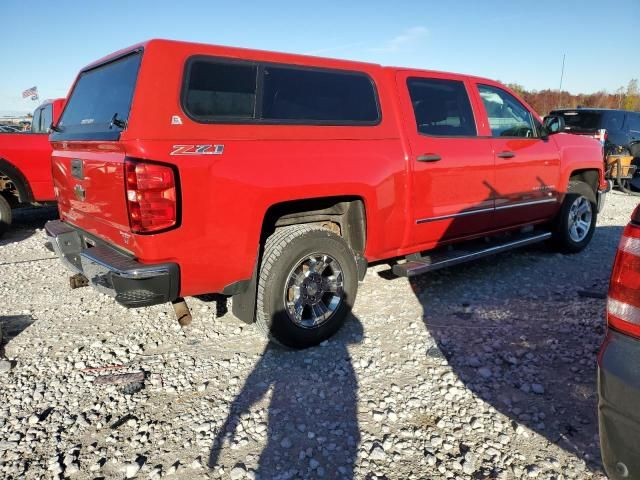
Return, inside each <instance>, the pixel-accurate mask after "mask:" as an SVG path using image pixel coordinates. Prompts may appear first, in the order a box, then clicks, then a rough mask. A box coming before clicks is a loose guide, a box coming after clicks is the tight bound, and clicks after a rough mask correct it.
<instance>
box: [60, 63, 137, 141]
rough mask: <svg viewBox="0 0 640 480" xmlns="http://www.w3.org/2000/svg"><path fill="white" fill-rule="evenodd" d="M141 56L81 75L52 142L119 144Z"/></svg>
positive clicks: (106, 65)
mask: <svg viewBox="0 0 640 480" xmlns="http://www.w3.org/2000/svg"><path fill="white" fill-rule="evenodd" d="M141 58H142V55H141V52H134V53H131V54H129V55H127V56H125V57H123V58H120V59H118V60H116V61H113V62H109V63H107V64H105V65H101V66H99V67H96V68H93V69H91V70H88V71H86V72H83V73H81V74H80V77H79V78H78V81H77V82H76V85H75V87H74V88H73V91H72V92H71V97H70V98H69V101H68V103H67V106H66V108H65V109H64V112H63V113H62V117H61V118H60V122H59V123H58V125H57V127H58V130H59V131H58V132H56V133H54V134H53V135H52V137H51V139H52V140H117V139H118V138H120V132H121V131H122V130H123V129H124V128H126V124H127V120H128V119H129V109H130V108H131V100H132V98H133V91H134V89H135V84H136V78H137V76H138V67H139V66H140V59H141Z"/></svg>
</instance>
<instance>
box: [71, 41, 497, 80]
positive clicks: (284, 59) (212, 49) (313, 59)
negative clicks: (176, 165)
mask: <svg viewBox="0 0 640 480" xmlns="http://www.w3.org/2000/svg"><path fill="white" fill-rule="evenodd" d="M152 45H153V46H154V47H159V46H162V45H166V46H178V47H183V48H185V49H191V50H193V54H194V55H197V54H203V55H207V54H208V55H221V54H222V55H223V56H229V57H237V58H245V59H246V58H256V59H264V58H265V57H269V58H270V59H271V60H272V61H275V62H281V63H293V64H296V63H301V64H314V63H318V62H320V63H322V64H323V66H328V64H331V65H332V66H334V67H342V68H344V69H352V70H360V69H367V70H370V69H372V68H373V69H383V70H387V71H400V70H405V71H406V70H410V71H414V72H416V73H418V72H419V73H425V74H430V73H435V74H439V75H451V76H457V77H464V78H468V79H473V80H476V81H489V82H494V81H495V80H491V79H489V78H484V77H478V76H474V75H468V74H462V73H454V72H444V71H438V70H427V69H420V68H412V67H406V66H405V67H397V66H386V65H385V66H383V65H380V64H378V63H370V62H360V61H356V60H343V59H337V58H331V57H322V56H316V55H304V54H297V53H283V52H276V51H272V50H260V49H252V48H242V47H230V46H226V45H215V44H207V43H197V42H184V41H179V40H168V39H161V38H155V39H150V40H147V41H145V42H140V43H137V44H134V45H131V46H129V47H127V48H123V49H121V50H118V51H117V52H113V53H111V54H109V55H107V56H105V57H102V58H101V59H99V60H96V61H95V62H92V63H90V64H89V65H87V66H86V67H84V68H83V69H82V71H86V70H90V69H92V68H94V67H96V66H98V65H101V64H103V63H105V62H107V61H109V60H112V59H114V58H118V57H120V56H122V55H125V54H127V53H128V52H132V51H135V50H137V49H140V48H143V49H146V48H147V47H150V46H152Z"/></svg>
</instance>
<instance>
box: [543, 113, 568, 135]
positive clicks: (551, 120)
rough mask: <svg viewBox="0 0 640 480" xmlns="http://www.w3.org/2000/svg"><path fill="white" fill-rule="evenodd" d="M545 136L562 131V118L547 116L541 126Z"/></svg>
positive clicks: (560, 116)
mask: <svg viewBox="0 0 640 480" xmlns="http://www.w3.org/2000/svg"><path fill="white" fill-rule="evenodd" d="M542 126H543V128H544V131H545V133H546V134H547V135H553V134H554V133H560V132H563V131H564V117H563V116H562V115H547V116H546V117H544V120H543V124H542Z"/></svg>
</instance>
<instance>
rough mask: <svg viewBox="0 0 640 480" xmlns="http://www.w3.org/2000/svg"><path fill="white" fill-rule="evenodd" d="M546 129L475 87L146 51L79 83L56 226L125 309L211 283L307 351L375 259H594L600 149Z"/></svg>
mask: <svg viewBox="0 0 640 480" xmlns="http://www.w3.org/2000/svg"><path fill="white" fill-rule="evenodd" d="M554 121H556V122H557V121H558V119H553V118H552V119H551V121H550V122H549V124H548V125H543V124H542V123H541V121H540V119H539V116H538V115H537V114H536V113H535V112H534V111H533V110H532V109H531V108H530V107H529V106H528V105H527V104H526V103H524V102H523V101H522V100H521V99H519V98H518V97H517V95H516V94H515V93H513V92H512V91H510V90H509V89H507V88H505V87H504V86H503V85H501V84H499V83H497V82H494V81H491V80H487V79H483V78H477V77H471V76H465V75H457V74H451V73H441V72H433V71H425V70H414V69H408V68H389V67H382V66H380V65H373V64H366V63H357V62H350V61H342V60H331V59H324V58H315V57H309V56H301V55H289V54H282V53H272V52H265V51H257V50H246V49H240V48H229V47H220V46H210V45H201V44H193V43H183V42H176V41H167V40H151V41H149V42H146V43H143V44H139V45H136V46H133V47H131V48H127V49H125V50H122V51H119V52H117V53H115V54H113V55H110V56H108V57H106V58H103V59H101V60H99V61H97V62H95V63H93V64H91V65H89V66H88V67H86V68H85V69H83V70H82V71H81V72H80V74H79V76H78V77H77V79H76V82H75V85H74V87H73V89H72V92H71V96H70V97H69V100H68V102H67V105H66V107H65V110H64V112H63V114H62V117H61V119H60V121H59V123H58V124H57V126H56V128H55V130H56V131H55V132H53V133H52V134H51V137H50V139H51V141H52V144H53V149H54V151H53V156H52V161H53V178H54V184H55V188H56V191H57V194H58V205H59V211H60V217H61V220H59V221H52V222H49V223H48V224H47V225H46V230H47V233H48V235H49V239H50V240H49V242H50V244H51V247H52V248H53V249H55V250H56V252H57V253H58V254H59V255H60V257H61V258H62V260H63V261H64V263H65V264H66V265H67V266H69V267H70V268H71V269H72V270H73V271H75V272H78V273H80V274H81V275H84V276H86V278H87V280H88V283H90V284H92V285H93V286H95V287H96V288H97V289H99V290H100V291H102V292H105V293H108V294H110V295H112V296H114V297H115V300H116V301H118V302H119V303H121V304H123V305H126V306H132V307H138V306H146V305H152V304H157V303H161V302H168V301H172V302H177V301H180V299H181V297H184V296H188V295H197V294H204V293H211V292H218V293H222V294H225V295H230V296H233V300H232V304H233V312H234V314H235V316H237V317H239V318H240V319H242V320H244V321H246V322H256V323H257V324H258V325H259V326H260V327H261V328H262V329H263V330H264V332H265V333H266V334H267V335H268V336H269V338H271V339H272V340H275V341H277V342H279V343H282V344H285V345H288V346H291V347H297V348H301V347H306V346H310V345H314V344H317V343H319V342H321V341H323V340H325V339H326V338H328V337H329V336H330V335H332V334H333V333H334V332H335V331H336V330H337V329H338V328H339V327H340V326H341V324H342V323H343V321H344V319H345V317H346V315H347V313H348V312H349V311H350V309H351V307H352V306H353V303H354V301H355V297H356V290H357V288H358V280H359V279H362V278H363V277H364V274H365V271H366V268H367V264H368V262H379V261H383V260H384V261H387V262H389V263H390V264H391V265H392V268H393V272H394V273H395V274H396V275H405V276H412V275H417V274H420V273H424V272H427V271H430V270H433V269H436V268H441V267H444V266H448V265H452V264H455V263H459V262H462V261H466V260H471V259H474V258H478V257H481V256H483V255H488V254H491V253H496V252H500V251H503V250H507V249H510V248H515V247H519V246H523V245H527V244H530V243H534V242H538V241H543V240H548V239H549V240H552V241H553V242H554V243H555V244H556V245H557V246H558V247H559V248H560V249H561V250H562V251H565V252H577V251H580V250H581V249H583V248H584V247H585V246H586V245H587V244H588V243H589V241H590V239H591V236H592V235H593V232H594V228H595V224H596V216H597V213H598V205H599V204H600V203H601V201H602V198H603V192H604V189H605V188H606V182H605V180H604V178H603V172H602V165H603V161H602V158H603V157H602V147H601V145H600V144H599V142H597V141H596V140H593V139H591V138H581V137H577V136H573V135H566V134H557V135H552V133H555V132H556V131H558V130H559V128H560V125H558V124H557V123H554ZM487 237H491V240H488V239H487Z"/></svg>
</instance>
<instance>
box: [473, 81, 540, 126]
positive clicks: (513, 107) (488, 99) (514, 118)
mask: <svg viewBox="0 0 640 480" xmlns="http://www.w3.org/2000/svg"><path fill="white" fill-rule="evenodd" d="M478 91H479V92H480V98H481V99H482V102H483V103H484V108H485V110H486V111H487V117H488V118H489V127H490V128H491V135H492V136H494V137H512V138H532V137H534V136H535V134H536V130H535V127H534V123H533V116H532V115H531V112H529V110H527V108H526V107H525V106H524V105H523V104H522V103H520V102H519V101H518V99H517V98H516V97H514V96H513V95H511V94H510V93H509V92H507V91H505V90H502V89H501V88H497V87H492V86H490V85H478Z"/></svg>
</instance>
